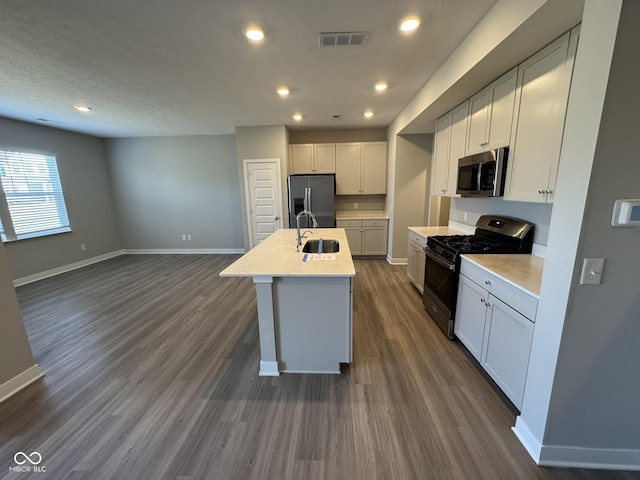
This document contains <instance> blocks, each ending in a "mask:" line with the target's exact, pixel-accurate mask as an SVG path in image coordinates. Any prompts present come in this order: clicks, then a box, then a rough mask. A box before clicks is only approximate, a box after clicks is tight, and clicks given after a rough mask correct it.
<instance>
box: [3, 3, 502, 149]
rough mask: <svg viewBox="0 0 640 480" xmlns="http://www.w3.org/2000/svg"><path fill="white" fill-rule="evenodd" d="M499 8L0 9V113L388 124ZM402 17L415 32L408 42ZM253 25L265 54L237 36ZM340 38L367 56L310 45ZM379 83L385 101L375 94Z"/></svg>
mask: <svg viewBox="0 0 640 480" xmlns="http://www.w3.org/2000/svg"><path fill="white" fill-rule="evenodd" d="M494 3H495V0H391V1H390V0H347V1H345V0H321V1H311V0H243V1H240V0H238V1H230V0H188V1H184V2H178V1H176V0H135V1H131V0H126V1H125V0H110V1H104V0H100V1H98V0H54V1H52V0H29V1H25V0H3V1H2V2H1V3H0V65H1V66H2V67H1V68H0V85H1V86H2V87H1V88H0V116H5V117H9V118H15V119H20V120H24V121H27V122H34V123H43V124H47V125H50V126H54V127H58V128H63V129H67V130H72V131H77V132H82V133H87V134H91V135H96V136H100V137H138V136H163V135H206V134H224V133H233V132H234V128H235V127H236V126H244V125H283V124H284V125H288V126H290V127H292V128H366V127H386V126H387V125H388V124H389V123H390V122H391V121H392V120H393V119H394V117H395V116H396V115H397V114H398V113H399V111H400V110H401V109H402V108H403V107H404V106H405V105H406V104H407V103H408V102H409V101H410V100H411V98H412V97H413V96H414V95H415V94H416V92H417V91H418V90H419V88H420V87H421V86H422V85H423V84H424V83H425V82H426V81H427V80H428V79H429V77H430V76H431V75H432V74H433V72H434V71H435V70H436V69H437V68H438V67H439V66H440V65H441V64H442V62H443V61H444V60H445V59H446V57H447V56H448V55H449V54H450V53H451V52H452V51H453V50H454V49H455V47H456V46H457V45H458V44H459V43H460V42H461V41H462V40H463V39H464V37H465V36H466V35H467V34H468V32H469V31H470V30H471V29H472V28H473V27H474V26H475V25H476V24H477V22H478V21H479V20H480V19H481V18H482V17H483V16H484V14H485V13H486V12H487V11H488V10H489V8H491V6H492V5H493V4H494ZM410 14H417V15H419V16H420V17H421V18H422V19H423V25H422V26H421V28H420V29H419V30H418V31H417V32H415V33H414V34H412V35H403V34H401V33H400V32H399V31H398V28H397V25H398V21H399V20H400V19H401V18H402V17H405V16H407V15H410ZM254 22H255V23H258V24H260V25H261V26H262V27H263V29H264V31H265V34H266V38H265V40H264V41H263V42H262V43H261V44H252V43H250V42H249V41H247V40H246V38H245V37H244V36H243V33H242V32H243V29H244V28H245V27H246V26H247V25H248V24H250V23H254ZM336 31H369V32H371V35H370V37H369V41H368V44H367V45H366V46H353V47H333V48H319V47H318V38H317V37H318V33H319V32H336ZM379 80H384V81H387V82H388V83H389V89H388V90H387V91H386V92H385V93H376V92H375V91H374V89H373V85H374V83H375V82H377V81H379ZM279 85H287V86H289V88H290V89H291V94H290V95H289V97H288V98H285V99H281V98H279V97H278V95H277V94H276V93H275V90H276V88H277V87H278V86H279ZM74 104H88V105H90V106H91V107H92V108H93V110H92V111H91V112H90V113H88V114H81V113H79V112H76V111H75V110H74V109H73V105H74ZM365 109H372V110H373V111H374V112H375V115H374V117H373V118H371V119H368V120H367V119H365V118H364V117H363V116H362V113H363V112H364V111H365ZM295 111H300V112H302V114H303V115H304V118H303V121H302V122H300V123H299V124H297V123H296V124H294V123H295V122H294V121H293V120H292V119H291V115H292V114H293V113H294V112H295ZM334 114H340V115H342V120H340V121H333V120H332V116H333V115H334ZM37 119H46V120H47V122H44V121H41V120H37Z"/></svg>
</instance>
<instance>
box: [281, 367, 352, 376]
mask: <svg viewBox="0 0 640 480" xmlns="http://www.w3.org/2000/svg"><path fill="white" fill-rule="evenodd" d="M282 373H309V374H312V375H340V374H341V373H342V372H341V371H340V369H339V368H338V370H282Z"/></svg>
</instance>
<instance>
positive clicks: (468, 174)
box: [456, 147, 509, 197]
mask: <svg viewBox="0 0 640 480" xmlns="http://www.w3.org/2000/svg"><path fill="white" fill-rule="evenodd" d="M508 153H509V147H501V148H496V149H495V150H487V151H486V152H482V153H477V154H475V155H469V156H468V157H462V158H461V159H459V160H458V186H457V188H456V193H459V194H460V195H461V196H463V197H501V196H502V195H504V181H505V177H506V174H507V157H508Z"/></svg>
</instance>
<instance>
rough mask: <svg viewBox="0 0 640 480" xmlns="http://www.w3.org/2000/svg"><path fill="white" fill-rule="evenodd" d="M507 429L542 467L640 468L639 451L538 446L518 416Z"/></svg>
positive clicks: (638, 469)
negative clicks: (513, 424)
mask: <svg viewBox="0 0 640 480" xmlns="http://www.w3.org/2000/svg"><path fill="white" fill-rule="evenodd" d="M511 430H512V431H513V433H515V434H516V436H517V437H518V440H520V442H521V443H522V445H523V446H524V448H525V449H526V450H527V452H528V453H529V455H531V458H533V460H534V461H535V462H536V463H537V464H538V465H540V466H543V467H563V468H591V469H599V470H635V471H640V450H629V449H622V448H618V449H613V448H585V447H566V446H558V445H541V444H540V443H539V442H538V440H537V439H536V438H535V437H534V436H533V434H532V433H531V431H530V430H529V428H528V427H527V425H526V424H525V423H524V422H523V421H522V420H521V419H520V417H518V418H517V419H516V426H515V427H513V428H512V429H511Z"/></svg>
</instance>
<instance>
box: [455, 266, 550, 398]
mask: <svg viewBox="0 0 640 480" xmlns="http://www.w3.org/2000/svg"><path fill="white" fill-rule="evenodd" d="M537 305H538V301H537V298H535V297H534V296H532V295H529V294H528V293H526V292H525V291H523V290H521V289H518V288H517V287H515V286H513V285H511V284H510V283H508V282H506V281H504V280H502V279H501V278H499V277H497V276H496V275H493V274H491V273H490V272H488V271H487V270H484V269H483V268H481V267H479V266H477V265H475V264H474V263H472V262H470V261H468V260H466V259H465V258H464V257H462V261H461V265H460V283H459V286H458V301H457V307H456V318H455V323H454V333H455V334H456V336H457V337H458V338H459V339H460V341H461V342H462V343H463V344H464V346H465V347H466V348H467V349H468V350H469V352H471V354H472V355H473V356H474V357H475V358H476V359H477V360H478V361H479V362H480V365H482V367H483V368H484V369H485V370H486V371H487V373H488V374H489V375H490V376H491V378H492V379H493V380H494V381H495V382H496V384H497V385H498V386H499V387H500V388H501V389H502V391H503V392H504V393H505V394H506V395H507V397H508V398H509V399H510V400H511V401H512V402H513V404H514V405H515V406H516V407H517V408H520V407H521V406H522V397H523V395H524V386H525V381H526V377H527V368H528V365H529V354H530V351H531V340H532V339H533V328H534V323H533V319H534V318H535V314H536V310H537Z"/></svg>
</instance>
